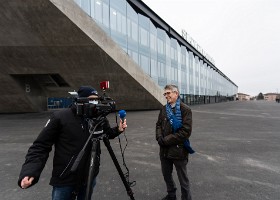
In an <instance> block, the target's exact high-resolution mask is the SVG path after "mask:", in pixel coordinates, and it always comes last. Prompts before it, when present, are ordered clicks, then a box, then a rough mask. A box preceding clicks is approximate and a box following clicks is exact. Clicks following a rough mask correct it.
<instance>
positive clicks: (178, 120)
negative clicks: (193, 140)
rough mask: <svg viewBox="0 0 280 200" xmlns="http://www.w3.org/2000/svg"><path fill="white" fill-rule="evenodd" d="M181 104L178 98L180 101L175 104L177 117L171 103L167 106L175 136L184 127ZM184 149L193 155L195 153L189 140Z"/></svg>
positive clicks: (168, 116) (167, 113)
mask: <svg viewBox="0 0 280 200" xmlns="http://www.w3.org/2000/svg"><path fill="white" fill-rule="evenodd" d="M180 102H181V101H180V97H178V99H177V100H176V104H175V115H174V113H173V112H172V108H171V105H170V104H169V103H167V104H166V115H167V118H168V120H169V122H170V124H171V126H172V130H173V134H175V133H176V131H177V130H178V129H179V128H181V127H182V126H183V124H182V112H181V108H180ZM184 147H185V148H186V149H187V151H188V152H189V153H190V154H193V153H194V152H195V151H194V150H193V149H192V147H191V145H190V141H189V139H186V140H185V142H184Z"/></svg>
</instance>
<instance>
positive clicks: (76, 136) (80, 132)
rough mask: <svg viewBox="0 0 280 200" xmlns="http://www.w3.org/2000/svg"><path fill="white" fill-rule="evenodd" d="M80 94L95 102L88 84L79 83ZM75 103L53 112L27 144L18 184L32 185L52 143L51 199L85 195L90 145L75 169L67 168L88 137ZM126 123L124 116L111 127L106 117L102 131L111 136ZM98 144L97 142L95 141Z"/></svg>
mask: <svg viewBox="0 0 280 200" xmlns="http://www.w3.org/2000/svg"><path fill="white" fill-rule="evenodd" d="M78 96H79V97H87V98H88V99H89V103H94V104H96V103H97V98H98V93H97V91H96V90H95V89H94V88H92V87H90V86H81V87H80V88H79V90H78ZM76 112H77V107H76V104H75V103H74V104H72V105H71V106H70V108H66V109H63V110H61V111H57V112H54V113H53V114H52V115H51V117H50V119H49V120H48V121H47V123H46V125H45V127H44V128H43V130H42V131H41V133H40V134H39V136H38V137H37V139H36V140H35V141H34V143H33V145H32V146H31V147H30V148H29V150H28V153H27V155H26V157H25V159H26V160H25V162H24V164H23V165H22V169H21V172H20V175H19V180H18V185H19V186H20V187H21V188H22V189H26V188H28V187H31V186H32V185H35V184H36V183H37V182H38V180H39V178H40V174H41V172H42V170H43V168H44V166H45V164H46V162H47V159H48V157H49V152H50V151H51V150H52V146H53V145H54V147H55V152H54V158H53V171H52V177H51V180H50V185H52V186H53V190H52V199H53V200H69V199H75V198H76V196H77V199H78V200H82V199H84V198H85V193H86V181H87V175H88V174H87V173H88V168H89V155H90V149H91V147H90V145H89V147H87V148H86V153H85V154H84V156H83V158H82V159H81V161H80V163H79V166H78V169H77V170H76V171H75V172H71V171H70V169H71V167H72V165H73V162H74V161H75V159H76V157H77V155H78V154H79V152H80V150H81V149H82V148H83V146H84V144H85V143H86V141H87V139H88V137H89V134H90V133H89V130H88V123H87V121H86V119H85V118H84V117H83V116H78V115H77V114H76ZM126 127H127V125H126V120H124V122H122V121H121V120H120V123H119V126H116V127H114V128H111V127H110V124H109V121H108V120H107V119H105V123H104V124H103V131H104V132H105V133H106V135H108V136H109V139H113V138H115V137H117V136H118V135H119V134H121V133H122V132H123V131H124V129H125V128H126ZM98 144H99V143H98ZM100 153H101V150H100V145H98V147H97V152H96V155H97V159H95V160H96V163H95V169H94V171H95V174H94V177H95V178H94V179H93V182H92V187H94V186H95V184H96V176H97V174H98V172H99V165H100Z"/></svg>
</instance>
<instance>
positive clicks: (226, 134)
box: [0, 101, 280, 200]
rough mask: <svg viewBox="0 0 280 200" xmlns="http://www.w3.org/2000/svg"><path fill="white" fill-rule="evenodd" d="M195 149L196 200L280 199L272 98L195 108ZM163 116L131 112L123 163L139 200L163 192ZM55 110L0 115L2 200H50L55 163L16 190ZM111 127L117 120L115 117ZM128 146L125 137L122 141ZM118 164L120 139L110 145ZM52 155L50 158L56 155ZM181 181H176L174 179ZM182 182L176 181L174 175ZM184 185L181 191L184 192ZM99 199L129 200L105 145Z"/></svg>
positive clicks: (279, 137) (278, 137) (279, 108)
mask: <svg viewBox="0 0 280 200" xmlns="http://www.w3.org/2000/svg"><path fill="white" fill-rule="evenodd" d="M192 110H193V119H194V128H193V135H192V137H191V142H192V146H193V147H194V149H195V150H196V151H197V152H196V153H195V154H193V155H192V156H191V157H190V162H189V165H188V172H189V178H190V181H191V187H192V194H193V199H194V200H237V199H238V200H265V199H270V200H279V199H280V159H279V155H280V145H279V143H280V104H277V103H275V102H266V101H251V102H227V103H219V104H211V105H200V106H192ZM157 115H158V111H141V112H127V121H128V128H127V131H126V136H127V139H128V147H127V148H126V151H125V161H126V164H127V166H128V168H129V169H130V180H131V181H133V180H135V181H136V186H134V187H133V188H132V190H133V192H134V197H135V199H136V200H140V199H141V200H158V199H161V197H162V196H164V195H165V185H164V182H163V178H162V175H161V171H160V163H159V156H158V151H159V147H158V145H157V143H156V142H155V139H154V138H155V137H154V129H155V122H156V119H157ZM48 116H49V113H36V114H13V115H0V177H1V180H2V181H1V190H0V199H1V200H2V199H3V200H18V199H34V200H35V199H36V200H37V199H42V200H43V199H50V193H51V187H50V186H49V185H48V182H49V176H50V173H51V164H52V163H51V159H49V161H48V163H47V166H46V167H45V169H44V171H43V173H42V175H41V179H40V181H39V183H38V184H37V185H35V186H33V187H32V188H30V189H27V190H22V189H20V188H19V187H18V186H17V178H18V174H19V171H20V168H21V165H22V163H23V161H24V156H25V154H26V152H27V149H28V147H29V146H30V145H31V143H32V141H33V140H34V139H35V137H36V136H37V134H38V132H39V131H40V130H41V128H42V127H43V126H44V125H45V123H46V121H47V119H48ZM110 118H111V120H112V123H113V122H114V117H113V116H110ZM121 141H122V145H123V146H124V145H125V138H124V137H123V136H121ZM111 145H112V147H113V149H114V152H115V153H116V155H117V157H118V159H119V162H120V164H121V165H122V159H121V157H120V149H119V144H118V139H115V140H113V141H111ZM50 157H52V155H50ZM175 177H176V176H175ZM176 181H177V184H178V179H177V178H176ZM178 188H179V187H178ZM179 195H180V189H178V196H179ZM94 199H95V200H101V199H102V200H114V199H116V200H125V199H129V197H128V196H127V194H126V190H125V188H124V186H123V184H122V182H121V180H120V177H119V175H118V173H117V170H116V168H115V167H114V165H113V162H112V160H111V158H110V156H109V154H108V151H107V149H106V147H104V144H102V160H101V172H100V174H99V176H98V184H97V186H96V188H95V191H94Z"/></svg>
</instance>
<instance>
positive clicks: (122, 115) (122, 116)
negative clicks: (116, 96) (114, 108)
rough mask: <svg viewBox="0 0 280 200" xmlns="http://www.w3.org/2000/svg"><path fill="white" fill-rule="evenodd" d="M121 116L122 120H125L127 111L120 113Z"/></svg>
mask: <svg viewBox="0 0 280 200" xmlns="http://www.w3.org/2000/svg"><path fill="white" fill-rule="evenodd" d="M119 116H120V118H121V119H124V118H125V116H126V112H125V110H120V111H119Z"/></svg>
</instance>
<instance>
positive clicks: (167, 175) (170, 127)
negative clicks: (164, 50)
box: [156, 85, 194, 200]
mask: <svg viewBox="0 0 280 200" xmlns="http://www.w3.org/2000/svg"><path fill="white" fill-rule="evenodd" d="M164 90H165V91H164V94H163V95H164V96H165V98H166V100H167V104H166V105H165V106H163V108H162V109H161V110H160V113H159V116H158V121H157V123H156V140H157V141H158V144H159V145H160V161H161V170H162V174H163V178H164V181H165V183H166V187H167V196H166V197H164V198H163V199H162V200H175V199H177V198H176V190H177V188H176V185H175V182H174V180H173V177H172V171H173V165H174V166H175V168H176V171H177V175H178V179H179V182H180V185H181V194H182V200H191V199H192V197H191V191H190V183H189V179H188V175H187V163H188V155H189V153H194V150H193V149H192V148H191V147H190V143H189V140H188V139H189V137H190V135H191V132H192V111H191V109H190V108H189V107H188V106H187V105H186V104H184V103H183V102H182V101H181V99H180V93H179V90H178V87H177V86H176V85H166V86H165V88H164Z"/></svg>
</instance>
